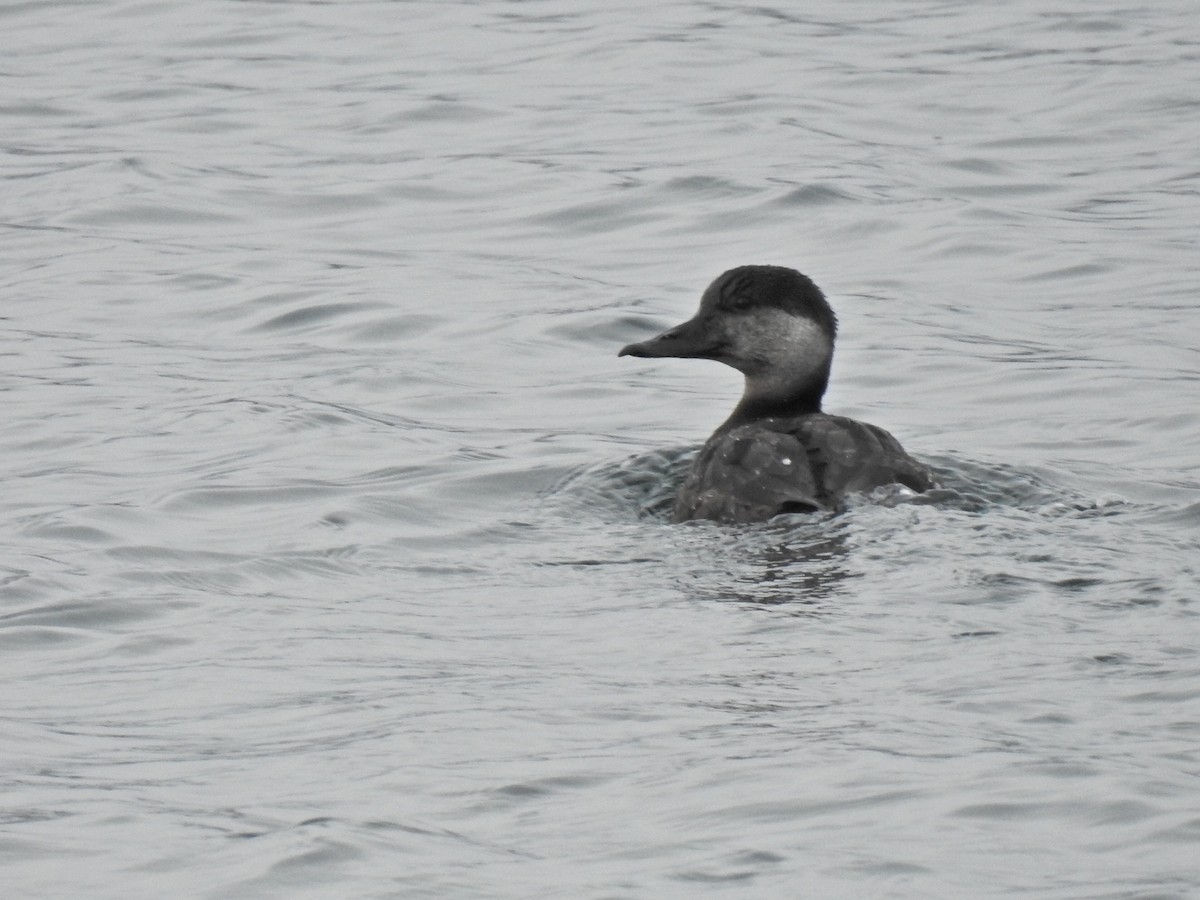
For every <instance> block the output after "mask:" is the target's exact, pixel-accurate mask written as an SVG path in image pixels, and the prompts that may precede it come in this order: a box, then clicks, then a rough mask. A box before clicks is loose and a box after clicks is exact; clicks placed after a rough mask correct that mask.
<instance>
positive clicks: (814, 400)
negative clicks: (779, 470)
mask: <svg viewBox="0 0 1200 900" xmlns="http://www.w3.org/2000/svg"><path fill="white" fill-rule="evenodd" d="M828 384H829V369H828V367H826V368H825V369H824V370H823V371H822V372H820V373H818V374H817V376H816V377H815V378H810V379H808V380H807V381H805V382H804V383H802V384H789V385H778V384H770V383H763V382H762V381H761V380H758V379H753V378H750V377H747V378H746V389H745V391H744V392H743V394H742V399H741V401H740V402H739V403H738V405H737V406H736V407H735V408H734V410H733V413H732V415H730V417H729V418H728V419H727V420H726V421H725V424H724V425H722V426H721V429H722V430H725V429H729V428H734V427H736V426H738V425H744V424H745V423H747V422H752V421H755V420H757V419H766V418H781V419H782V418H789V419H790V418H794V417H796V416H807V415H811V414H812V413H819V412H820V411H821V398H822V397H824V396H825V388H826V387H827V386H828Z"/></svg>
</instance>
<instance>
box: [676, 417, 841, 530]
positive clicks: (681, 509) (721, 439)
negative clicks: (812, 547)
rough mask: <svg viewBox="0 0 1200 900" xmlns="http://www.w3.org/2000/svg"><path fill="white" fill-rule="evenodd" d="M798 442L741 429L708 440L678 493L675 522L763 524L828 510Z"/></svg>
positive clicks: (762, 430)
mask: <svg viewBox="0 0 1200 900" xmlns="http://www.w3.org/2000/svg"><path fill="white" fill-rule="evenodd" d="M821 493H822V490H821V487H820V484H819V481H818V479H817V478H816V477H815V472H814V469H813V467H812V465H811V463H810V461H809V457H808V453H807V452H806V451H805V448H804V446H803V444H802V443H801V439H800V436H799V435H797V434H795V433H792V432H790V431H776V430H773V429H767V428H761V427H742V428H737V429H734V430H733V431H729V432H725V433H723V434H716V435H714V436H713V437H712V438H710V439H709V442H708V443H707V444H705V445H704V448H703V449H702V450H701V451H700V455H699V456H698V457H697V458H696V462H695V463H694V464H693V466H692V470H691V472H690V473H689V474H688V476H687V479H686V480H685V481H684V483H683V486H682V487H681V488H680V489H679V494H678V495H677V497H676V500H675V511H674V513H673V515H672V520H673V521H675V522H687V521H690V520H692V519H712V520H714V521H717V522H730V523H738V522H764V521H766V520H767V519H770V518H771V517H773V516H777V515H779V514H780V513H785V512H814V511H816V510H819V509H823V508H826V507H827V504H826V503H825V502H823V501H822V500H821Z"/></svg>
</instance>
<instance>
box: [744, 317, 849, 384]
mask: <svg viewBox="0 0 1200 900" xmlns="http://www.w3.org/2000/svg"><path fill="white" fill-rule="evenodd" d="M731 336H732V337H733V338H734V341H733V343H734V346H736V348H737V355H738V358H739V359H740V360H742V361H743V362H744V366H738V367H739V368H742V371H743V372H744V373H745V376H746V379H748V385H746V386H748V389H749V391H750V392H751V394H754V395H758V396H763V395H774V394H787V392H791V391H794V390H796V389H797V388H798V386H802V385H804V384H806V383H808V382H810V380H811V379H812V378H815V377H816V376H817V374H818V373H820V372H821V371H822V370H823V368H824V367H826V366H827V365H828V362H829V356H830V355H832V354H833V344H832V342H830V341H829V337H828V335H826V332H824V331H823V330H822V329H821V326H820V325H817V324H816V323H815V322H812V320H811V319H806V318H802V317H799V316H791V314H788V313H786V312H784V311H782V310H756V311H755V312H754V313H751V314H750V316H745V317H743V318H742V319H740V320H739V322H738V324H737V329H736V334H734V335H731Z"/></svg>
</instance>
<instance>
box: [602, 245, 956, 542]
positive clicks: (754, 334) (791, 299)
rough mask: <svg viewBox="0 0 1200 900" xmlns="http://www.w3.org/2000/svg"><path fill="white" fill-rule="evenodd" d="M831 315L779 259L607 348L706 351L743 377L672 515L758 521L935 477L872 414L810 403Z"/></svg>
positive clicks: (926, 484) (915, 486) (820, 377)
mask: <svg viewBox="0 0 1200 900" xmlns="http://www.w3.org/2000/svg"><path fill="white" fill-rule="evenodd" d="M836 336H837V318H836V317H835V316H834V314H833V310H832V309H831V308H830V306H829V303H828V302H827V301H826V300H825V295H824V294H822V293H821V291H820V289H819V288H818V287H817V286H816V285H815V284H813V282H812V280H811V279H809V278H808V277H807V276H805V275H802V274H801V273H799V272H797V271H796V270H794V269H788V268H784V267H782V266H739V267H738V268H736V269H730V270H729V271H728V272H725V273H724V274H723V275H721V276H720V277H718V278H717V280H716V281H714V282H713V283H712V284H711V285H709V286H708V289H707V290H706V291H705V292H704V295H703V296H702V297H701V298H700V311H699V312H697V313H696V315H695V316H694V317H693V318H691V319H689V320H688V321H686V322H684V323H683V324H682V325H678V326H676V327H675V328H671V329H669V330H668V331H664V332H663V333H662V334H660V335H658V336H657V337H653V338H650V339H649V340H647V341H642V342H640V343H636V344H630V345H628V346H627V347H624V348H623V349H622V350H621V352H620V353H619V354H618V356H640V357H665V356H674V357H681V358H685V359H715V360H716V361H717V362H722V363H725V364H726V365H727V366H732V367H733V368H735V369H737V370H738V371H739V372H741V373H742V374H743V375H744V376H745V379H746V386H745V390H744V392H743V393H742V399H741V402H739V403H738V405H737V407H736V408H735V409H734V411H733V414H732V415H731V416H730V417H729V418H728V419H727V420H726V421H725V423H724V424H723V425H721V427H720V428H718V429H717V430H716V432H714V433H713V436H712V437H710V438H709V439H708V442H707V443H706V444H705V445H704V447H703V448H702V449H701V450H700V453H699V455H698V456H697V457H696V460H695V462H694V463H693V464H692V468H691V471H690V472H689V474H688V476H687V478H686V479H685V480H684V482H683V485H682V487H681V488H680V489H679V493H678V495H677V496H676V498H675V508H674V511H673V513H672V516H671V520H672V521H673V522H686V521H689V520H692V519H711V520H714V521H717V522H728V523H743V522H762V521H766V520H767V519H770V518H772V517H774V516H777V515H780V514H782V513H794V512H816V511H819V510H835V509H839V508H840V507H841V506H842V505H843V502H844V498H845V496H846V495H847V494H853V493H858V492H865V491H871V490H873V489H874V488H877V487H881V486H884V485H889V484H899V485H903V486H905V487H907V488H910V489H911V490H913V491H917V492H922V491H927V490H929V489H931V488H934V487H936V486H937V479H936V477H935V476H934V474H933V472H932V471H931V470H930V469H929V468H928V467H927V466H925V465H923V464H922V463H919V462H917V461H916V460H915V459H913V458H912V457H911V456H909V455H908V454H907V453H905V452H904V448H903V447H901V446H900V442H899V441H897V440H896V439H895V438H894V437H892V436H891V435H890V434H889V433H888V432H886V431H884V430H883V429H882V428H879V427H877V426H875V425H868V424H867V423H865V422H858V421H855V420H854V419H848V418H845V417H843V416H831V415H827V414H826V413H823V412H822V411H821V398H822V397H823V396H824V394H825V388H826V386H827V385H828V384H829V367H830V364H831V363H832V361H833V343H834V339H835V337H836Z"/></svg>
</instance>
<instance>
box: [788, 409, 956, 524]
mask: <svg viewBox="0 0 1200 900" xmlns="http://www.w3.org/2000/svg"><path fill="white" fill-rule="evenodd" d="M789 430H791V431H792V432H793V433H794V434H795V435H796V437H797V439H798V441H799V442H800V443H801V444H802V445H803V447H804V448H805V451H806V452H807V454H808V458H809V461H810V463H811V465H812V467H813V469H814V478H815V480H816V482H817V484H818V485H819V487H820V489H821V494H822V496H823V497H825V498H827V499H828V500H830V501H832V502H834V503H836V501H837V500H839V499H840V498H841V497H842V496H843V495H845V494H853V493H858V492H862V491H871V490H874V489H875V488H877V487H882V486H884V485H888V484H901V485H904V486H905V487H907V488H910V489H911V490H914V491H917V492H918V493H920V492H922V491H927V490H929V489H930V488H934V487H937V478H936V476H935V475H934V474H933V471H932V470H931V469H930V468H929V467H928V466H926V465H924V464H922V463H920V462H917V460H915V459H913V458H912V457H911V456H909V455H908V454H907V453H906V452H905V451H904V448H903V447H902V446H900V442H899V441H897V440H896V439H895V438H894V437H892V435H891V434H889V433H888V432H887V431H884V430H883V429H882V428H880V427H879V426H877V425H870V424H868V423H866V422H859V421H857V420H855V419H847V418H845V417H843V416H828V415H823V414H820V415H813V416H805V417H804V418H803V419H800V420H797V421H796V423H795V425H794V426H793V427H792V428H791V429H789Z"/></svg>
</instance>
